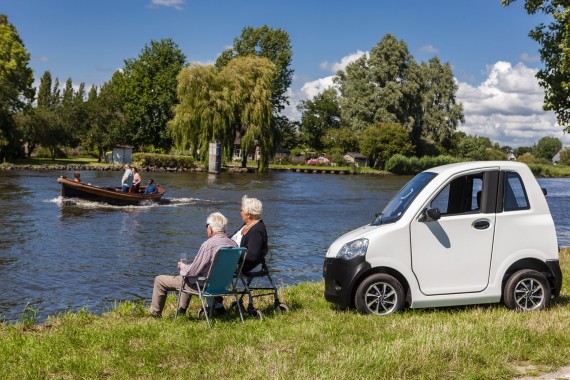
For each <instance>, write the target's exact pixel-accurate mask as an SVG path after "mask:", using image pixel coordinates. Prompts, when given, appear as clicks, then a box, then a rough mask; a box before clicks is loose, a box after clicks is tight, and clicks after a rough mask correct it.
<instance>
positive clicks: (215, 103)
mask: <svg viewBox="0 0 570 380" xmlns="http://www.w3.org/2000/svg"><path fill="white" fill-rule="evenodd" d="M274 69H275V66H274V65H273V64H272V63H271V62H270V61H269V60H267V59H266V58H259V57H251V56H250V57H239V58H236V59H233V60H232V61H231V62H229V63H228V65H227V66H224V67H223V68H222V69H221V70H220V71H218V70H216V68H215V67H213V66H203V65H198V64H192V65H190V66H189V67H188V68H186V69H184V70H182V71H181V72H180V74H179V76H178V98H179V104H178V105H177V106H176V107H175V116H174V119H173V120H172V121H171V122H170V123H169V126H170V130H171V133H172V137H173V139H174V142H175V144H176V146H177V147H178V148H181V149H186V148H188V147H189V146H192V148H193V151H194V152H197V151H199V153H200V155H201V156H202V158H206V154H207V152H208V149H207V147H208V144H209V143H210V142H214V141H217V142H220V143H221V144H222V145H223V147H224V149H225V152H226V156H227V155H229V154H230V152H231V149H232V147H233V142H234V138H235V136H236V128H239V132H241V145H242V149H244V151H247V150H248V149H250V148H251V147H252V146H253V144H254V142H255V141H257V142H258V144H259V146H260V148H261V160H260V167H259V170H260V171H263V170H266V169H267V167H268V165H269V162H268V159H269V155H270V153H271V148H270V147H271V146H272V143H273V141H272V138H273V135H272V133H271V110H272V104H271V101H270V94H271V89H272V88H271V79H272V78H273V75H274Z"/></svg>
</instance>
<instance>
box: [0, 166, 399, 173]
mask: <svg viewBox="0 0 570 380" xmlns="http://www.w3.org/2000/svg"><path fill="white" fill-rule="evenodd" d="M133 166H136V165H135V164H133ZM137 167H138V168H139V170H140V171H143V172H172V173H205V172H207V171H208V169H207V168H206V167H204V166H202V165H197V166H195V167H191V168H186V167H162V166H160V167H158V166H140V167H139V166H137ZM0 170H4V171H13V170H36V171H50V170H54V171H55V170H59V171H62V170H67V171H91V170H95V171H122V170H124V169H123V166H122V165H107V164H102V165H84V164H43V165H14V164H2V165H0ZM221 170H222V172H228V173H257V168H255V167H251V166H250V167H246V168H242V167H238V166H222V168H221ZM269 171H270V172H291V173H293V172H294V173H312V174H366V175H392V173H390V172H386V171H379V170H367V171H359V170H354V169H351V168H337V167H332V166H331V167H322V166H321V167H314V168H311V167H307V166H302V167H295V166H282V165H279V166H270V167H269Z"/></svg>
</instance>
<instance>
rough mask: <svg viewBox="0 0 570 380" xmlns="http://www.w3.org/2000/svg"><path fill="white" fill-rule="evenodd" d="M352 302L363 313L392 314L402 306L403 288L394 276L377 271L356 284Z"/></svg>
mask: <svg viewBox="0 0 570 380" xmlns="http://www.w3.org/2000/svg"><path fill="white" fill-rule="evenodd" d="M354 304H355V306H356V309H357V310H358V311H360V312H361V313H364V314H370V313H372V314H377V315H388V314H392V313H395V312H397V311H399V310H402V308H403V307H404V288H403V287H402V284H400V282H399V281H398V280H397V279H396V278H394V277H392V276H390V275H388V274H385V273H377V274H374V275H372V276H370V277H368V278H366V279H365V280H364V281H362V283H361V284H360V285H359V286H358V288H357V289H356V295H355V299H354Z"/></svg>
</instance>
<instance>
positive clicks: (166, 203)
mask: <svg viewBox="0 0 570 380" xmlns="http://www.w3.org/2000/svg"><path fill="white" fill-rule="evenodd" d="M47 202H50V203H55V204H57V205H58V206H61V207H65V206H75V207H79V208H83V209H111V210H112V209H115V210H129V209H130V210H141V209H147V208H154V207H181V206H191V205H196V204H198V205H203V204H210V203H217V202H215V201H210V200H207V199H199V198H166V199H165V198H163V199H161V200H160V201H158V202H152V201H148V202H141V203H140V204H138V205H125V206H117V205H111V204H108V203H104V202H94V201H89V200H85V199H80V198H67V197H62V196H59V197H57V198H53V199H50V200H48V201H47Z"/></svg>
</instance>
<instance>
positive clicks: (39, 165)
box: [0, 157, 570, 178]
mask: <svg viewBox="0 0 570 380" xmlns="http://www.w3.org/2000/svg"><path fill="white" fill-rule="evenodd" d="M444 163H445V162H441V163H440V164H444ZM133 165H134V166H137V167H139V169H140V170H141V171H146V172H172V173H194V172H196V173H207V172H208V169H207V167H206V165H204V164H201V163H193V164H192V166H191V167H182V166H174V165H173V166H168V165H164V166H162V165H147V164H141V165H139V164H138V163H136V162H134V163H133ZM424 166H425V165H424ZM428 166H429V165H428ZM433 166H437V165H433ZM528 166H529V168H530V169H531V170H532V172H533V174H534V175H535V176H536V177H560V178H565V177H570V166H565V165H547V164H528ZM430 167H431V166H430ZM12 170H38V171H48V170H67V171H77V170H79V171H93V170H96V171H120V170H123V165H122V164H121V165H119V164H109V163H98V162H97V161H96V160H95V159H93V158H89V157H83V158H82V157H76V158H72V159H56V160H51V159H40V158H28V159H21V160H14V161H13V162H4V163H1V164H0V171H12ZM422 170H424V168H423V167H418V168H416V170H413V169H411V170H410V169H409V168H408V169H406V171H405V174H404V175H413V174H416V173H419V172H420V171H422ZM221 171H222V172H228V173H257V166H255V165H254V164H250V165H249V166H247V167H245V168H242V167H240V166H239V165H237V164H235V165H232V164H229V165H225V166H222V167H221ZM269 172H296V173H312V174H365V175H383V176H384V175H400V174H398V173H392V172H389V171H384V170H378V169H372V168H365V167H355V166H319V165H306V164H305V165H296V164H270V165H269Z"/></svg>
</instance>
